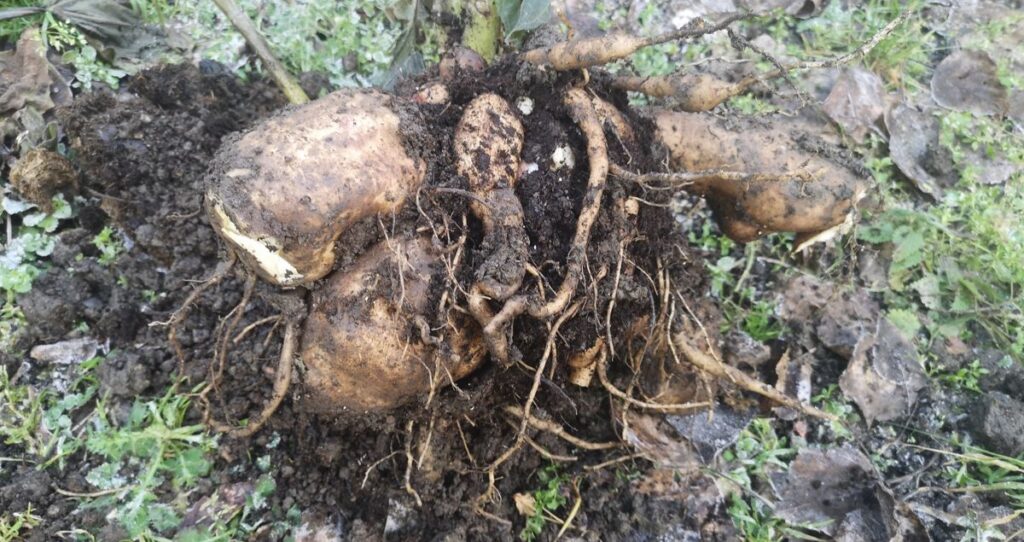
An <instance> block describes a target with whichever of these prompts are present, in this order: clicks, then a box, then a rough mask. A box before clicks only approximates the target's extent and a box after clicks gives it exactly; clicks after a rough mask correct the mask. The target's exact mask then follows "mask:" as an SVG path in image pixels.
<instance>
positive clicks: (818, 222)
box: [655, 112, 867, 241]
mask: <svg viewBox="0 0 1024 542" xmlns="http://www.w3.org/2000/svg"><path fill="white" fill-rule="evenodd" d="M655 121H656V122H657V126H658V138H659V139H660V140H661V142H662V143H663V144H664V145H665V146H666V147H667V148H668V151H669V153H670V155H671V166H672V167H673V168H674V169H676V170H681V171H686V172H708V175H704V176H701V177H699V178H697V179H695V180H694V181H693V185H692V186H691V187H689V189H690V190H692V191H693V192H696V193H698V194H701V195H704V196H706V197H707V200H708V203H709V204H710V206H711V208H712V209H713V210H714V212H715V215H716V218H717V220H718V223H719V225H720V226H721V228H722V230H723V231H724V232H725V233H726V234H727V235H729V237H732V238H733V239H735V240H738V241H750V240H753V239H756V238H758V237H761V236H762V235H765V234H767V233H771V232H796V233H798V234H802V235H804V236H808V235H816V234H819V233H821V232H824V231H827V230H830V229H831V228H834V227H836V226H839V225H841V224H843V223H844V222H845V221H846V220H847V219H848V217H849V215H850V213H851V211H852V210H853V207H854V205H856V203H857V202H858V201H859V200H860V199H861V198H862V197H863V196H864V194H865V192H866V190H867V181H866V180H865V178H864V177H862V176H861V175H858V174H857V173H855V172H854V171H851V170H850V169H849V168H846V167H843V166H841V165H837V164H836V163H835V162H833V161H831V160H829V159H828V158H826V157H825V156H823V155H822V154H821V153H820V152H815V151H814V150H813V149H809V148H807V147H806V146H804V147H803V148H802V147H801V144H800V142H799V141H798V137H796V136H795V135H792V134H793V133H795V134H800V133H815V132H816V131H817V130H806V128H807V127H808V126H807V125H802V124H801V123H799V122H795V121H794V122H792V123H781V124H779V125H776V126H772V127H766V126H763V125H750V126H729V125H727V122H726V121H723V120H721V119H717V118H715V117H711V116H706V115H699V114H693V113H674V112H661V113H658V114H657V115H656V117H655ZM780 126H781V127H783V128H784V129H780ZM787 129H788V130H787ZM716 171H718V172H721V174H716V173H715V172H716ZM730 172H731V173H735V172H749V173H750V175H728V174H727V173H730Z"/></svg>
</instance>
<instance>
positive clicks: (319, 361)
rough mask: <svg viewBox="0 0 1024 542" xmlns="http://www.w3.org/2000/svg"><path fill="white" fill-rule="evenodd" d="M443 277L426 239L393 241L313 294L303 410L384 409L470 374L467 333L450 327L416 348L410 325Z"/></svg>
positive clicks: (476, 357)
mask: <svg viewBox="0 0 1024 542" xmlns="http://www.w3.org/2000/svg"><path fill="white" fill-rule="evenodd" d="M443 273H444V266H443V265H442V264H441V261H440V259H439V258H438V256H437V255H436V254H435V253H434V251H433V249H432V247H431V243H430V239H429V238H425V237H416V238H411V239H401V238H396V239H391V240H386V241H382V242H380V243H379V244H377V245H376V246H375V247H373V248H371V249H370V250H369V251H368V252H367V253H366V254H364V255H363V256H362V257H361V258H359V259H358V260H357V261H356V262H355V263H353V265H352V266H351V268H349V269H344V270H342V271H340V272H338V273H334V274H333V275H331V276H330V278H328V279H327V281H326V282H325V283H324V284H323V285H322V286H321V287H320V288H318V289H317V290H316V291H314V292H313V295H312V303H311V306H310V313H309V316H308V317H307V318H306V322H305V326H304V329H303V334H302V344H301V347H300V354H299V356H300V359H302V362H303V364H304V365H305V368H306V373H305V376H304V384H305V393H304V394H303V397H302V401H303V404H304V407H305V409H306V410H309V411H311V412H321V413H339V412H371V411H382V410H388V409H392V408H395V407H398V406H401V405H403V404H406V403H408V402H409V401H411V400H413V399H414V398H416V397H417V396H421V395H424V394H426V393H428V392H429V391H430V390H431V388H432V386H435V385H438V384H447V383H448V382H449V378H451V379H453V380H458V379H459V378H462V377H464V376H466V375H467V374H469V373H470V372H472V371H473V369H475V368H476V367H477V366H478V365H479V364H480V362H481V361H483V359H484V356H485V354H486V351H485V350H484V348H483V347H482V345H481V343H480V341H479V339H478V338H476V337H474V336H473V334H472V328H469V327H467V326H465V325H462V326H459V325H455V326H453V328H454V329H456V331H454V332H451V333H449V336H448V337H447V341H446V342H445V343H444V344H441V345H437V346H435V345H430V344H425V343H424V342H423V340H422V339H423V338H422V335H421V331H420V329H419V328H418V327H417V324H416V321H415V319H416V317H417V316H418V315H422V314H426V313H427V311H428V309H429V304H430V302H431V289H430V286H431V282H433V280H434V279H435V278H437V277H440V276H441V274H443ZM438 370H440V374H438Z"/></svg>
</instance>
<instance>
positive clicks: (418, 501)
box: [405, 420, 423, 508]
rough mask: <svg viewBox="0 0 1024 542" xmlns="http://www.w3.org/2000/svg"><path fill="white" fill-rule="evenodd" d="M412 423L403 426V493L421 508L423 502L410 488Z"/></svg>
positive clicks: (413, 489)
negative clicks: (410, 496)
mask: <svg viewBox="0 0 1024 542" xmlns="http://www.w3.org/2000/svg"><path fill="white" fill-rule="evenodd" d="M413 423H414V422H413V421H412V420H409V423H407V424H405V461H406V463H405V492H406V493H408V494H409V495H412V497H413V498H414V499H416V506H419V507H420V508H422V507H423V501H422V500H421V499H420V494H419V493H417V492H416V489H415V488H413V487H412V466H413V465H414V462H413V459H412V429H413Z"/></svg>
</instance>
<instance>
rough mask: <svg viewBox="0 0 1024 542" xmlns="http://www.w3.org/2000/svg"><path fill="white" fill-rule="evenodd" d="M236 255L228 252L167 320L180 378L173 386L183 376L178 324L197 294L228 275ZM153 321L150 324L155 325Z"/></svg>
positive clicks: (183, 357)
mask: <svg viewBox="0 0 1024 542" xmlns="http://www.w3.org/2000/svg"><path fill="white" fill-rule="evenodd" d="M237 259H238V256H237V255H235V252H234V251H229V252H228V260H227V262H225V263H223V264H221V266H220V268H219V269H217V270H216V271H215V272H214V273H213V275H212V276H211V277H210V278H208V279H206V280H204V281H203V282H202V283H201V284H200V285H199V286H198V287H197V288H196V289H194V290H192V293H190V294H189V295H188V297H186V298H185V301H184V303H182V304H181V306H180V307H178V310H176V311H174V314H172V315H171V318H170V320H168V321H167V328H168V329H167V342H169V343H171V348H172V349H173V350H174V355H175V357H177V358H178V376H179V377H180V378H177V379H175V384H174V385H175V386H177V382H178V381H180V380H181V379H183V378H185V350H184V349H183V348H182V347H181V341H179V340H178V326H180V325H181V324H182V322H184V321H185V318H187V317H188V313H189V312H190V311H191V310H192V306H193V305H195V303H196V301H197V300H198V299H199V296H201V295H203V292H205V291H206V290H208V289H210V288H212V287H213V286H216V285H217V284H218V283H220V281H222V280H224V277H226V276H227V275H228V272H230V271H231V268H232V267H234V265H235V262H236V261H237ZM155 324H156V323H155V322H154V323H153V324H150V325H151V326H152V325H155Z"/></svg>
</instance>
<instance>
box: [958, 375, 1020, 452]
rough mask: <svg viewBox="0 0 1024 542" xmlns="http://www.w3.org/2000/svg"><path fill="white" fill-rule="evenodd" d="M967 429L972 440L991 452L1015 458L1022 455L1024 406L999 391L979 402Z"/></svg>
mask: <svg viewBox="0 0 1024 542" xmlns="http://www.w3.org/2000/svg"><path fill="white" fill-rule="evenodd" d="M972 418H973V420H974V422H973V423H971V424H970V427H971V428H973V430H974V431H975V433H974V437H975V438H976V439H977V440H978V441H979V442H981V443H982V444H983V445H984V446H985V447H987V448H988V449H990V450H992V451H993V452H996V453H999V454H1003V455H1008V456H1011V457H1016V456H1018V455H1020V454H1021V452H1024V403H1022V402H1020V401H1018V400H1016V399H1014V398H1013V397H1010V396H1009V395H1006V394H1005V393H1001V392H997V391H996V392H991V393H989V394H987V395H985V397H984V398H983V399H982V400H981V404H980V405H979V407H978V415H977V416H974V417H972Z"/></svg>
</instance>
